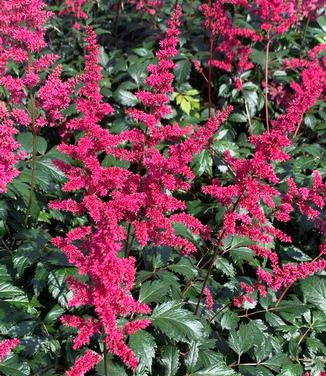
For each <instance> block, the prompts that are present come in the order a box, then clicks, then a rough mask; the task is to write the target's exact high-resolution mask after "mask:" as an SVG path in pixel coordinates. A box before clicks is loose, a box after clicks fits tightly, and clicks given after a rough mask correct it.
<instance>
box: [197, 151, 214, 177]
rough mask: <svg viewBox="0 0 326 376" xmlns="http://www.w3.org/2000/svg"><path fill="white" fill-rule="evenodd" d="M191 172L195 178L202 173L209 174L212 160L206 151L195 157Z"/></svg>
mask: <svg viewBox="0 0 326 376" xmlns="http://www.w3.org/2000/svg"><path fill="white" fill-rule="evenodd" d="M192 163H193V170H194V172H195V173H196V176H198V177H199V176H201V175H203V174H204V173H207V174H209V175H210V174H211V173H212V166H213V159H212V156H211V154H210V153H209V152H208V151H207V150H203V151H202V152H200V153H199V154H197V155H195V156H194V157H193V160H192Z"/></svg>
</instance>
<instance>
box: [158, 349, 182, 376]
mask: <svg viewBox="0 0 326 376" xmlns="http://www.w3.org/2000/svg"><path fill="white" fill-rule="evenodd" d="M160 363H161V364H162V365H163V366H164V376H174V375H175V374H176V373H177V371H178V368H179V350H178V348H177V347H176V346H163V347H162V353H161V357H160Z"/></svg>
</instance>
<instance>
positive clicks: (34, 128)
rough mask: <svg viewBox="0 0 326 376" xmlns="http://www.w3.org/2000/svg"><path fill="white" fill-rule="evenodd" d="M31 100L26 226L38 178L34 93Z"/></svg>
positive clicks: (25, 225)
mask: <svg viewBox="0 0 326 376" xmlns="http://www.w3.org/2000/svg"><path fill="white" fill-rule="evenodd" d="M30 100H31V104H32V110H31V115H32V131H33V150H32V175H31V187H30V192H29V199H28V204H27V210H26V216H25V220H24V227H25V228H26V227H27V223H28V218H29V215H30V212H31V208H32V203H33V194H34V189H35V180H36V156H37V130H36V127H35V120H36V114H35V98H34V96H33V94H31V95H30Z"/></svg>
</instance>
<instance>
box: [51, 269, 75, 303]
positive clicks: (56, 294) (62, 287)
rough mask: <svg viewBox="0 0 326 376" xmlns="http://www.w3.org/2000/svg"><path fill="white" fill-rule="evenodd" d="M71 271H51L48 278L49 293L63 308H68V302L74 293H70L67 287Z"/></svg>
mask: <svg viewBox="0 0 326 376" xmlns="http://www.w3.org/2000/svg"><path fill="white" fill-rule="evenodd" d="M69 274H71V273H69V270H67V269H59V270H55V271H51V272H50V273H49V276H48V286H49V291H50V293H51V294H52V296H53V298H54V299H58V302H59V304H60V305H61V306H62V307H65V308H66V307H67V305H68V301H69V300H70V298H71V296H72V291H68V289H67V286H66V282H65V281H66V277H67V275H69Z"/></svg>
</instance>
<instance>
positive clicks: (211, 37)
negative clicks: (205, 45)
mask: <svg viewBox="0 0 326 376" xmlns="http://www.w3.org/2000/svg"><path fill="white" fill-rule="evenodd" d="M208 4H209V7H210V8H211V7H212V1H211V0H209V1H208ZM209 32H210V34H209V61H208V84H207V85H208V87H207V95H208V117H209V118H210V117H211V115H212V107H213V104H212V60H213V47H214V37H213V30H212V17H209Z"/></svg>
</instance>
